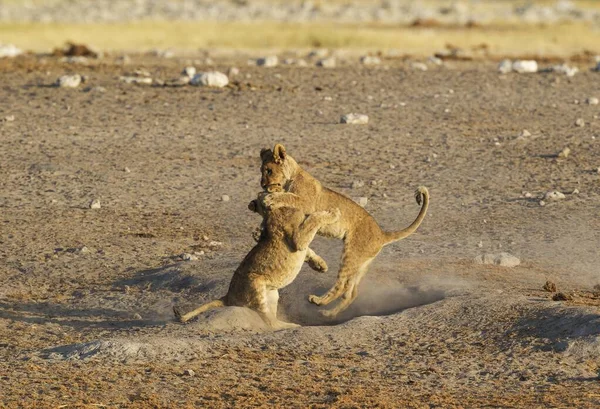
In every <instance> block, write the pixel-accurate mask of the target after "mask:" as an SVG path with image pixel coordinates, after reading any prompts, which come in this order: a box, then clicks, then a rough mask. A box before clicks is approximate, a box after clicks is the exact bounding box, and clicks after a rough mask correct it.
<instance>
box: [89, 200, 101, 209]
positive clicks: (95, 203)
mask: <svg viewBox="0 0 600 409" xmlns="http://www.w3.org/2000/svg"><path fill="white" fill-rule="evenodd" d="M101 207H102V205H101V204H100V200H98V199H94V200H92V201H91V202H90V209H100V208H101Z"/></svg>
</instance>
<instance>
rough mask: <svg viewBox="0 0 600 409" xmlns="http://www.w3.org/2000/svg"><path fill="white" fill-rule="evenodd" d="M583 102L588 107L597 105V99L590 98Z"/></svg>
mask: <svg viewBox="0 0 600 409" xmlns="http://www.w3.org/2000/svg"><path fill="white" fill-rule="evenodd" d="M585 102H587V103H588V105H598V98H596V97H591V98H588V99H586V100H585Z"/></svg>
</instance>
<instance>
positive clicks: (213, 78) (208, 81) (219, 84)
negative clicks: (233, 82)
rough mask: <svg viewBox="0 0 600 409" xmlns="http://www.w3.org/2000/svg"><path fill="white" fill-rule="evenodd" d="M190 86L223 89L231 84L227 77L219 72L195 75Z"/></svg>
mask: <svg viewBox="0 0 600 409" xmlns="http://www.w3.org/2000/svg"><path fill="white" fill-rule="evenodd" d="M190 84H192V85H197V86H205V87H215V88H223V87H225V86H227V84H229V78H228V77H227V75H225V74H223V73H222V72H218V71H209V72H201V73H198V74H196V75H194V78H192V80H191V81H190Z"/></svg>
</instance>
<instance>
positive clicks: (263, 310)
mask: <svg viewBox="0 0 600 409" xmlns="http://www.w3.org/2000/svg"><path fill="white" fill-rule="evenodd" d="M253 287H254V288H255V289H256V290H257V295H258V299H256V300H254V302H253V304H254V305H253V308H252V309H254V310H255V311H256V312H258V314H259V315H260V317H261V318H262V320H263V321H264V322H265V323H266V324H267V325H268V326H269V327H270V328H271V329H273V330H276V331H277V330H280V329H288V328H297V327H299V326H300V325H298V324H293V323H291V322H285V321H280V320H279V319H277V304H278V302H279V291H278V290H276V289H272V290H268V289H267V287H266V286H265V285H264V284H262V283H253Z"/></svg>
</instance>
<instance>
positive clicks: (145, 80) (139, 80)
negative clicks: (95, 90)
mask: <svg viewBox="0 0 600 409" xmlns="http://www.w3.org/2000/svg"><path fill="white" fill-rule="evenodd" d="M119 79H120V80H121V81H123V82H124V83H126V84H140V85H148V84H152V78H149V77H130V76H124V77H119Z"/></svg>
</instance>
